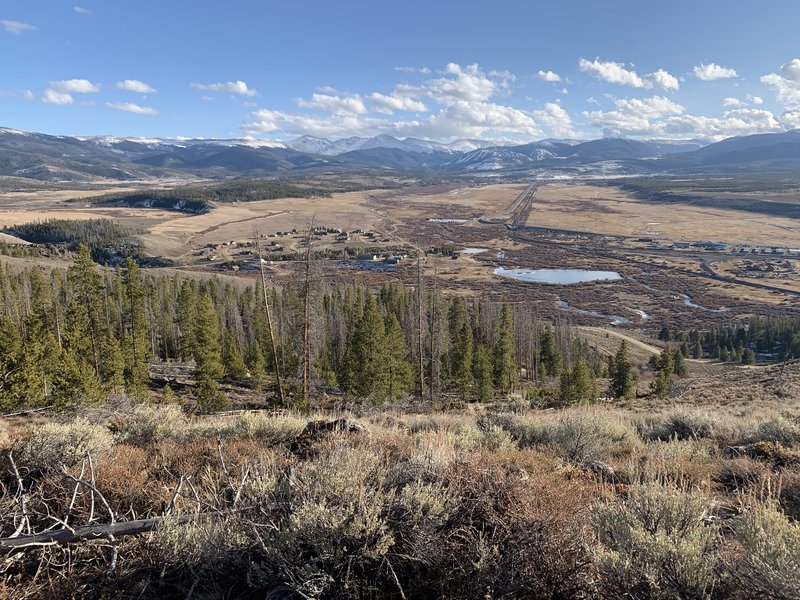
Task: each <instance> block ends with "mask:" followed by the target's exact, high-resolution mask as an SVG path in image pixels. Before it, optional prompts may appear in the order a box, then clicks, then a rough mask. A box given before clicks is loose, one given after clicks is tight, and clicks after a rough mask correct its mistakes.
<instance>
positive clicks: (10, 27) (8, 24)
mask: <svg viewBox="0 0 800 600" xmlns="http://www.w3.org/2000/svg"><path fill="white" fill-rule="evenodd" d="M0 25H2V26H3V29H5V30H6V31H7V32H8V33H13V34H14V35H20V34H21V33H25V32H26V31H37V30H38V29H39V28H38V27H36V26H35V25H31V24H30V23H23V22H22V21H4V20H0Z"/></svg>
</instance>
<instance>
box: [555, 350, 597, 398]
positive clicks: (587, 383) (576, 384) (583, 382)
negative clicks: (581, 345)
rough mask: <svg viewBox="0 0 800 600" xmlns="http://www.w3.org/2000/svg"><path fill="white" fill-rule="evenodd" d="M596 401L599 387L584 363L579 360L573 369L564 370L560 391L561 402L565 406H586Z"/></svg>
mask: <svg viewBox="0 0 800 600" xmlns="http://www.w3.org/2000/svg"><path fill="white" fill-rule="evenodd" d="M596 399H597V386H596V385H595V383H594V379H593V378H592V375H591V373H590V372H589V367H587V366H586V363H585V362H584V361H582V360H578V361H576V362H575V364H574V365H573V367H572V369H564V371H563V372H562V373H561V387H560V390H559V400H560V401H561V402H562V403H563V404H584V403H590V402H594V401H595V400H596Z"/></svg>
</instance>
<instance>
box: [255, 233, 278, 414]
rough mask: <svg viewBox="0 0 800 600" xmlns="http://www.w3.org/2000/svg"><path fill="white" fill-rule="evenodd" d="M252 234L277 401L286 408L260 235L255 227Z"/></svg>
mask: <svg viewBox="0 0 800 600" xmlns="http://www.w3.org/2000/svg"><path fill="white" fill-rule="evenodd" d="M253 232H254V236H255V238H256V250H257V253H258V266H259V267H260V269H261V292H262V295H263V298H264V310H265V311H266V313H267V329H268V330H269V341H270V344H271V346H272V366H273V369H274V370H275V380H276V382H277V384H278V399H279V401H280V403H281V406H286V400H285V399H284V397H283V383H282V382H281V368H280V364H279V363H278V348H277V345H276V344H275V330H274V327H273V324H272V311H271V310H270V308H269V298H267V275H266V273H265V271H264V259H263V258H262V256H261V235H260V234H259V232H258V227H256V228H255V229H254V230H253Z"/></svg>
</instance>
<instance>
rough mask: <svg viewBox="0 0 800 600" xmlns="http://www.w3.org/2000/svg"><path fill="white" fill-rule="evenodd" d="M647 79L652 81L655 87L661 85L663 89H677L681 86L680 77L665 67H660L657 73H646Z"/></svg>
mask: <svg viewBox="0 0 800 600" xmlns="http://www.w3.org/2000/svg"><path fill="white" fill-rule="evenodd" d="M646 80H648V81H652V85H653V87H659V88H661V89H663V90H677V89H678V88H679V87H680V83H678V79H677V78H676V77H675V76H674V75H670V74H669V73H668V72H667V71H665V70H664V69H659V70H658V71H656V72H655V73H650V74H649V75H646Z"/></svg>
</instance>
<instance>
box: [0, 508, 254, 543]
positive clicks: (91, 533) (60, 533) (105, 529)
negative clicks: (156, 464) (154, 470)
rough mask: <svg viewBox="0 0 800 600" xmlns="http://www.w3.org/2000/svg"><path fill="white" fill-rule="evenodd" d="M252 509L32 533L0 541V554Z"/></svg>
mask: <svg viewBox="0 0 800 600" xmlns="http://www.w3.org/2000/svg"><path fill="white" fill-rule="evenodd" d="M254 508H255V507H252V506H250V507H247V508H240V509H236V510H231V511H224V512H206V513H194V514H191V515H178V516H174V517H153V518H150V519H138V520H136V521H122V522H119V523H110V524H109V523H107V524H98V525H82V526H79V527H70V528H63V529H56V530H54V531H46V532H43V533H34V534H32V535H20V536H16V537H6V538H0V552H10V551H12V550H25V549H27V548H34V547H37V546H50V545H53V544H71V543H72V542H80V541H83V540H115V539H116V538H119V537H122V536H126V535H136V534H139V533H147V532H148V531H152V530H153V529H155V528H156V527H158V526H159V525H160V524H162V523H164V522H165V521H168V522H169V523H172V524H175V525H185V524H186V523H191V522H192V521H195V520H197V519H200V518H202V517H221V516H225V515H230V514H235V513H241V512H245V511H248V510H253V509H254Z"/></svg>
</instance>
